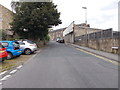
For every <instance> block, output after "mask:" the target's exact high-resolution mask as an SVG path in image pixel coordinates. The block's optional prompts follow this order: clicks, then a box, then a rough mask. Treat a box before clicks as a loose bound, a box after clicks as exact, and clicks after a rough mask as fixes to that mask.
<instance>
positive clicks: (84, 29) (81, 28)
mask: <svg viewBox="0 0 120 90" xmlns="http://www.w3.org/2000/svg"><path fill="white" fill-rule="evenodd" d="M101 30H102V29H97V28H90V25H89V24H87V25H86V24H85V23H82V24H77V25H74V35H75V37H78V36H81V35H85V34H90V33H93V32H98V31H101Z"/></svg>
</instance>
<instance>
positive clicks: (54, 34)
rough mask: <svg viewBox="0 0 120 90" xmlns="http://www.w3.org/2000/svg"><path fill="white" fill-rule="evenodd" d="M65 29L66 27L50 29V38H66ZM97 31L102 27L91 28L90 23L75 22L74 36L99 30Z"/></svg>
mask: <svg viewBox="0 0 120 90" xmlns="http://www.w3.org/2000/svg"><path fill="white" fill-rule="evenodd" d="M65 29H66V28H61V29H57V30H52V31H49V36H50V40H56V38H58V37H61V38H64V37H63V31H64V30H65ZM97 31H101V29H96V28H90V25H89V24H87V25H86V24H85V23H82V24H74V37H77V36H81V35H85V34H86V33H87V34H89V33H93V32H97ZM68 39H69V37H68ZM67 41H69V40H67Z"/></svg>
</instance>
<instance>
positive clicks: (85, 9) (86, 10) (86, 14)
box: [82, 7, 88, 46]
mask: <svg viewBox="0 0 120 90" xmlns="http://www.w3.org/2000/svg"><path fill="white" fill-rule="evenodd" d="M82 8H83V9H85V25H86V26H87V7H82ZM85 34H86V46H88V36H87V34H88V32H87V28H86V33H85Z"/></svg>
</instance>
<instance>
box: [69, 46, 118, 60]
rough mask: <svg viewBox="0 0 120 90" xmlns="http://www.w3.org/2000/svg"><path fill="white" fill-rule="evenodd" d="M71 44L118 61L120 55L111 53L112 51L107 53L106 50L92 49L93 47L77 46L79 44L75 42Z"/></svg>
mask: <svg viewBox="0 0 120 90" xmlns="http://www.w3.org/2000/svg"><path fill="white" fill-rule="evenodd" d="M71 45H72V46H74V47H76V48H80V49H82V50H85V51H88V52H91V53H93V54H96V55H99V56H102V57H105V58H108V59H111V60H114V61H117V62H120V61H119V58H120V56H118V55H117V54H112V53H108V52H104V51H99V50H94V49H91V48H88V47H83V46H79V45H76V44H71Z"/></svg>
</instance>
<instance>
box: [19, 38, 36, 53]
mask: <svg viewBox="0 0 120 90" xmlns="http://www.w3.org/2000/svg"><path fill="white" fill-rule="evenodd" d="M17 42H19V44H20V48H21V49H22V52H23V53H24V54H26V55H30V54H31V53H34V52H35V51H37V45H36V44H35V43H34V42H32V41H30V40H27V39H24V40H18V41H17Z"/></svg>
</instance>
